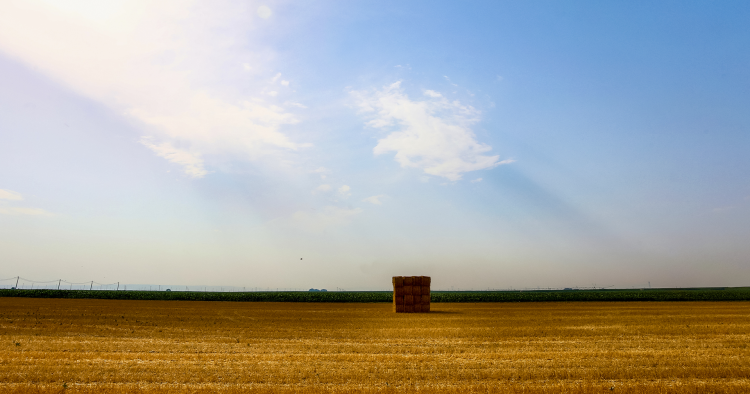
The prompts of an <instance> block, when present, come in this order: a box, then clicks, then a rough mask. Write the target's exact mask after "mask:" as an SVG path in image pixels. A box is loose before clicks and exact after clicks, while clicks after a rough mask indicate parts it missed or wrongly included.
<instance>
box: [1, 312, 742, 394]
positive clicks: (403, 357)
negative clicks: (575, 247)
mask: <svg viewBox="0 0 750 394" xmlns="http://www.w3.org/2000/svg"><path fill="white" fill-rule="evenodd" d="M432 311H433V312H431V313H429V314H395V313H392V306H391V305H390V304H331V303H327V304H323V303H321V304H314V303H234V302H180V301H118V300H80V299H79V300H66V299H29V298H0V392H3V393H27V392H31V393H35V392H39V393H62V392H66V393H67V392H70V393H81V392H111V393H115V392H117V393H120V392H143V393H168V392H169V393H171V392H225V393H235V392H236V393H245V392H261V393H265V392H268V393H276V392H279V393H291V392H302V393H314V392H341V393H344V392H346V393H349V392H351V393H374V392H384V393H388V392H455V393H464V392H482V393H483V392H517V393H537V392H552V393H557V392H559V393H563V392H565V393H603V392H628V393H639V392H643V393H646V392H649V393H651V392H656V393H660V392H686V393H704V392H716V393H725V392H726V393H742V392H748V391H750V348H748V343H750V302H681V303H677V302H674V303H669V302H661V303H651V302H611V303H595V302H588V303H497V304H495V303H486V304H433V305H432Z"/></svg>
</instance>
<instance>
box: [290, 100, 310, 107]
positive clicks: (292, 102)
mask: <svg viewBox="0 0 750 394" xmlns="http://www.w3.org/2000/svg"><path fill="white" fill-rule="evenodd" d="M284 105H288V106H290V107H297V108H307V106H306V105H304V104H300V103H295V102H294V101H287V102H285V103H284Z"/></svg>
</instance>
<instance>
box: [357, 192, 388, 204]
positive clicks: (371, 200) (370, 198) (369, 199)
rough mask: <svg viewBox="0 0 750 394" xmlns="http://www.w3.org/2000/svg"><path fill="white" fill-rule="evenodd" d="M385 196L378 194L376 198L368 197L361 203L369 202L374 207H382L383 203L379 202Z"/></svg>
mask: <svg viewBox="0 0 750 394" xmlns="http://www.w3.org/2000/svg"><path fill="white" fill-rule="evenodd" d="M385 197H386V195H385V194H378V195H377V196H370V197H367V198H365V199H363V200H362V201H363V202H369V203H370V204H374V205H383V201H381V200H382V199H383V198H385Z"/></svg>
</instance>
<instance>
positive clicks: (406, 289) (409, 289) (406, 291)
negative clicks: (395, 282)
mask: <svg viewBox="0 0 750 394" xmlns="http://www.w3.org/2000/svg"><path fill="white" fill-rule="evenodd" d="M412 287H414V286H404V295H408V294H411V295H414V293H413V290H412Z"/></svg>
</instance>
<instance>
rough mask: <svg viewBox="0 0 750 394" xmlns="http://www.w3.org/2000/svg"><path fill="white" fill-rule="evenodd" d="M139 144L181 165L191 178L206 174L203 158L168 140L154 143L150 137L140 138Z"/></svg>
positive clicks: (201, 176)
mask: <svg viewBox="0 0 750 394" xmlns="http://www.w3.org/2000/svg"><path fill="white" fill-rule="evenodd" d="M141 144H143V145H145V146H146V147H148V148H149V149H151V150H152V151H154V153H156V155H157V156H159V157H163V158H165V159H167V160H169V161H171V162H172V163H175V164H179V165H181V166H183V167H184V171H185V174H187V175H189V176H191V177H193V178H203V177H204V176H206V174H208V172H207V171H206V170H205V168H203V160H202V159H201V158H200V157H199V156H198V155H196V154H192V153H190V152H186V151H184V150H180V149H177V148H175V147H174V146H172V144H170V143H169V142H164V143H161V144H158V145H157V144H154V143H152V142H151V139H150V138H142V139H141Z"/></svg>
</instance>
